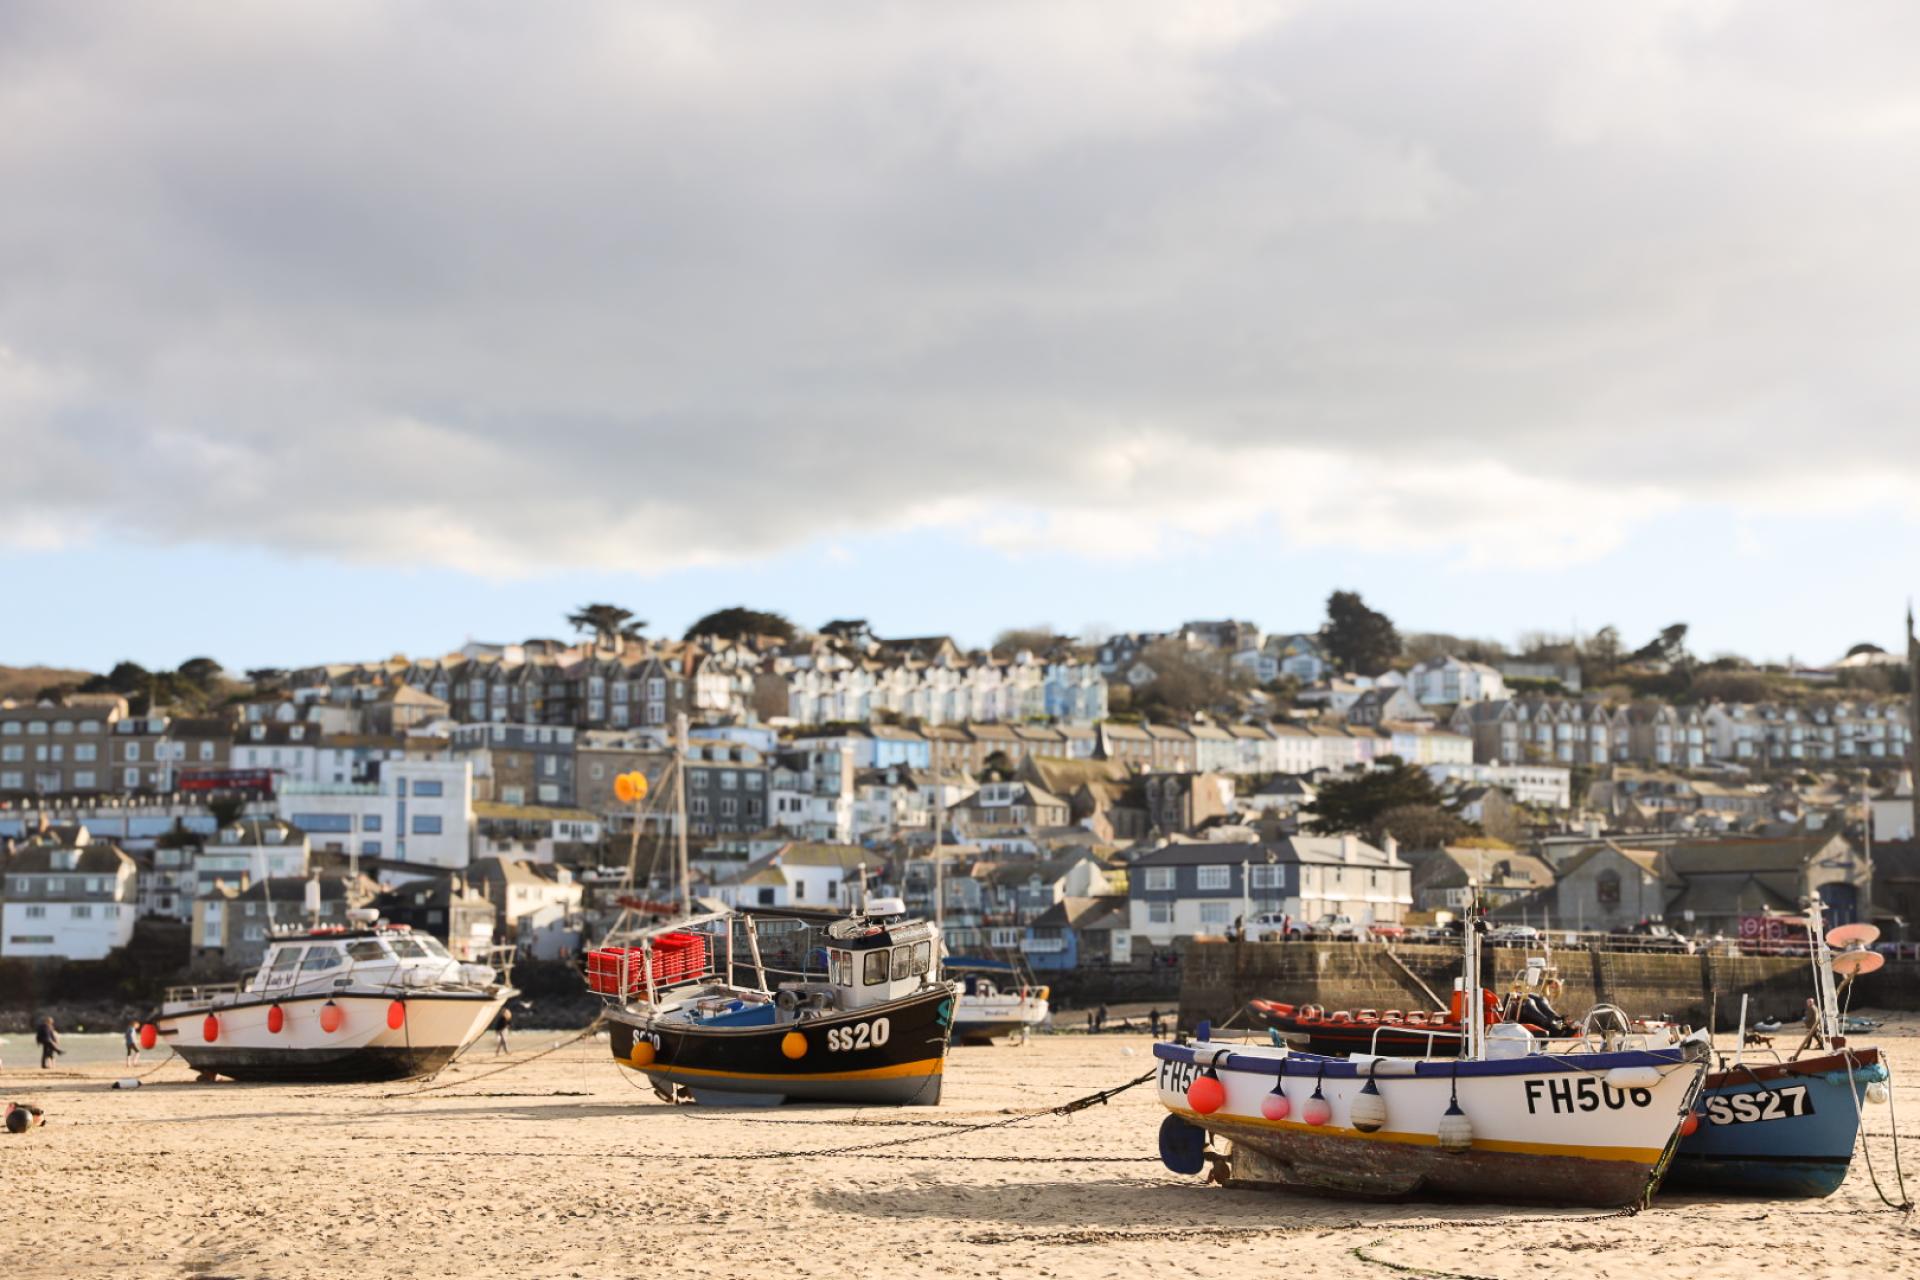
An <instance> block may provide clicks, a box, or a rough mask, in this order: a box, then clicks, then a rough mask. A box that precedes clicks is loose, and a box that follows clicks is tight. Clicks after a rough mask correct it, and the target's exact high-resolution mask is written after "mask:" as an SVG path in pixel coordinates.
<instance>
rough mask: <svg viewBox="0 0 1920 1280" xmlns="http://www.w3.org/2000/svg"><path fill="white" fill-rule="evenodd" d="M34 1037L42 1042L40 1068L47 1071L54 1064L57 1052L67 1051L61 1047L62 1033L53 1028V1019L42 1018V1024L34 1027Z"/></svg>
mask: <svg viewBox="0 0 1920 1280" xmlns="http://www.w3.org/2000/svg"><path fill="white" fill-rule="evenodd" d="M33 1038H34V1039H35V1040H37V1041H39V1042H40V1069H41V1070H42V1071H45V1070H46V1069H47V1068H49V1067H51V1066H52V1065H53V1059H54V1055H55V1054H60V1053H65V1052H66V1050H65V1049H62V1048H61V1047H60V1033H59V1032H58V1031H55V1030H54V1029H53V1019H52V1018H50V1017H47V1018H42V1019H40V1025H39V1026H37V1027H35V1028H34V1029H33Z"/></svg>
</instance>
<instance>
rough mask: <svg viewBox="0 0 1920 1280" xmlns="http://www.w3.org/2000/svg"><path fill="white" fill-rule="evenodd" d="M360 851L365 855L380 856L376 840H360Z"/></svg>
mask: <svg viewBox="0 0 1920 1280" xmlns="http://www.w3.org/2000/svg"><path fill="white" fill-rule="evenodd" d="M360 852H361V853H362V854H363V855H364V856H366V857H369V858H377V857H379V856H380V842H379V841H378V840H362V841H361V842H360Z"/></svg>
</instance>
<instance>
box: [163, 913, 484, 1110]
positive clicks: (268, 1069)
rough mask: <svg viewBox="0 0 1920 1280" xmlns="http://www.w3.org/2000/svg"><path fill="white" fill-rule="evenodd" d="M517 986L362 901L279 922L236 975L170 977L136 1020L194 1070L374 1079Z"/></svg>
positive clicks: (462, 1027)
mask: <svg viewBox="0 0 1920 1280" xmlns="http://www.w3.org/2000/svg"><path fill="white" fill-rule="evenodd" d="M516 994H517V993H516V992H515V990H514V989H513V987H511V986H509V985H508V984H507V983H506V982H505V981H503V980H502V978H501V976H500V975H499V974H498V973H497V972H496V971H495V970H494V969H493V968H491V967H490V966H488V965H482V964H467V963H463V962H461V961H459V960H457V959H455V958H454V957H453V956H452V955H451V954H450V953H449V952H448V951H447V949H446V947H444V946H442V945H441V943H440V941H439V939H437V938H434V937H431V936H429V935H426V934H421V933H415V932H413V931H412V930H411V929H409V928H407V927H406V926H405V925H391V924H387V923H386V922H385V921H382V920H381V919H380V918H379V914H378V913H377V912H375V911H372V910H366V909H361V910H355V911H350V912H348V923H347V924H346V925H344V926H334V927H325V928H322V927H309V928H290V929H287V930H285V931H283V932H277V933H276V934H275V935H274V936H273V939H272V941H271V943H270V944H269V945H268V947H267V951H266V955H265V957H264V958H263V960H262V963H261V965H260V967H259V968H258V969H256V970H254V971H253V972H252V973H250V974H248V975H247V976H246V977H244V978H243V979H242V980H241V981H239V982H234V983H221V984H214V985H200V986H185V987H173V988H170V989H169V990H168V991H167V993H166V999H165V1000H164V1001H163V1002H162V1004H161V1006H160V1009H159V1012H157V1013H156V1014H154V1015H153V1016H152V1017H150V1018H148V1019H147V1020H146V1021H145V1023H144V1024H143V1025H142V1027H141V1029H140V1043H141V1045H142V1046H143V1047H144V1048H148V1049H151V1048H154V1047H155V1046H157V1045H158V1044H160V1043H161V1042H163V1041H164V1042H165V1043H166V1044H168V1045H169V1046H171V1047H172V1049H173V1051H174V1052H175V1053H177V1054H179V1055H180V1056H181V1057H182V1058H184V1059H185V1060H186V1063H187V1065H188V1066H190V1067H192V1068H193V1069H194V1070H195V1071H197V1072H199V1073H200V1075H201V1077H202V1078H203V1079H212V1078H214V1077H216V1076H225V1077H227V1078H229V1079H233V1080H255V1081H259V1080H272V1081H355V1082H357V1081H374V1080H404V1079H410V1078H413V1077H415V1076H427V1075H432V1074H433V1073H435V1072H437V1071H438V1070H440V1068H442V1067H444V1066H446V1065H447V1063H448V1062H450V1061H452V1059H453V1057H454V1055H455V1054H457V1053H459V1052H460V1050H462V1049H464V1048H465V1047H466V1046H467V1045H469V1044H471V1043H473V1041H475V1040H477V1039H479V1037H480V1036H481V1035H482V1034H484V1033H485V1032H486V1029H487V1027H488V1026H489V1025H490V1024H491V1023H492V1022H493V1020H494V1018H495V1016H496V1015H498V1014H499V1012H500V1008H501V1006H502V1005H504V1004H506V1002H507V1001H508V1000H509V999H511V998H512V997H513V996H514V995H516Z"/></svg>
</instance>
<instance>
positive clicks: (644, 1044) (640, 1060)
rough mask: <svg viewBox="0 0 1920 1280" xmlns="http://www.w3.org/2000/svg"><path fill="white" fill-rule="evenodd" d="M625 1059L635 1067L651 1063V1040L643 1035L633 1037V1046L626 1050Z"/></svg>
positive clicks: (647, 1065)
mask: <svg viewBox="0 0 1920 1280" xmlns="http://www.w3.org/2000/svg"><path fill="white" fill-rule="evenodd" d="M627 1061H628V1062H631V1063H632V1064H633V1065H634V1066H636V1067H649V1066H652V1065H653V1041H651V1040H649V1039H647V1038H646V1037H645V1036H635V1037H634V1038H633V1048H632V1049H630V1050H628V1051H627Z"/></svg>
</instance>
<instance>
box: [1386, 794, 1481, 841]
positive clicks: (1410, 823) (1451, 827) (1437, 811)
mask: <svg viewBox="0 0 1920 1280" xmlns="http://www.w3.org/2000/svg"><path fill="white" fill-rule="evenodd" d="M1472 834H1473V826H1472V824H1470V823H1467V822H1464V821H1462V820H1461V818H1460V817H1459V815H1458V814H1455V813H1452V812H1450V811H1449V810H1447V809H1444V808H1442V807H1441V806H1439V805H1437V804H1401V805H1395V806H1394V807H1393V808H1391V809H1387V810H1384V811H1383V812H1382V813H1381V814H1380V816H1379V817H1377V818H1375V819H1374V820H1373V821H1372V822H1371V823H1369V824H1368V826H1367V839H1368V840H1369V841H1370V842H1371V843H1373V844H1376V845H1377V844H1382V843H1384V842H1385V840H1386V838H1387V837H1388V836H1392V837H1393V838H1394V839H1395V840H1397V841H1399V842H1400V846H1401V847H1402V848H1404V849H1438V848H1440V847H1442V846H1443V845H1449V844H1452V843H1453V842H1454V841H1456V840H1463V839H1466V838H1467V837H1469V836H1471V835H1472Z"/></svg>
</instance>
